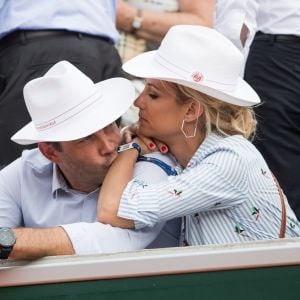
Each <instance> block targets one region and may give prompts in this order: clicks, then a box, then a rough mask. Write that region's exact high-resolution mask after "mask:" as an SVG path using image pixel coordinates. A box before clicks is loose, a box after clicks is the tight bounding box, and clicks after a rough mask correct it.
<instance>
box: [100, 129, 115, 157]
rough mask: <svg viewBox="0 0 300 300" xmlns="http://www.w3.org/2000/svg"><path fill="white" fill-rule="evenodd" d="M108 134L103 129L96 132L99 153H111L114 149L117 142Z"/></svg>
mask: <svg viewBox="0 0 300 300" xmlns="http://www.w3.org/2000/svg"><path fill="white" fill-rule="evenodd" d="M114 140H115V139H113V138H112V137H111V136H110V135H109V134H105V133H104V131H103V130H101V131H100V132H98V134H97V142H98V148H99V153H100V154H101V155H106V154H111V153H113V152H115V151H116V149H117V143H116V142H115V141H114Z"/></svg>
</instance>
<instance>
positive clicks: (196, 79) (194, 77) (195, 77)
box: [191, 71, 203, 82]
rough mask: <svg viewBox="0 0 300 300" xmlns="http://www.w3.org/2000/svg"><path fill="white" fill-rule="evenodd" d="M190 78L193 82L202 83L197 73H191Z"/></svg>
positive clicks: (200, 75) (201, 78)
mask: <svg viewBox="0 0 300 300" xmlns="http://www.w3.org/2000/svg"><path fill="white" fill-rule="evenodd" d="M191 76H192V79H193V81H194V82H201V81H203V75H202V74H201V73H200V72H198V71H196V72H193V73H192V75H191Z"/></svg>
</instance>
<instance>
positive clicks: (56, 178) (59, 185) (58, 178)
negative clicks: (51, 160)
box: [52, 164, 69, 194]
mask: <svg viewBox="0 0 300 300" xmlns="http://www.w3.org/2000/svg"><path fill="white" fill-rule="evenodd" d="M60 189H61V190H64V191H67V190H69V187H68V184H67V182H66V180H65V178H64V176H63V175H62V173H61V171H60V170H59V168H58V166H57V164H53V176H52V194H54V193H55V194H56V193H57V191H58V190H60Z"/></svg>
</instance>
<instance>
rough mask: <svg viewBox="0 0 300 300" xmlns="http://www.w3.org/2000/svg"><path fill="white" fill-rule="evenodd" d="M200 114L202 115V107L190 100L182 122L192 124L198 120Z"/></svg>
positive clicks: (197, 102)
mask: <svg viewBox="0 0 300 300" xmlns="http://www.w3.org/2000/svg"><path fill="white" fill-rule="evenodd" d="M202 114H203V105H202V104H201V103H200V101H197V100H192V101H191V102H190V103H189V104H188V107H187V110H186V114H185V118H184V120H185V121H186V122H192V121H195V120H198V119H199V117H200V116H201V115H202Z"/></svg>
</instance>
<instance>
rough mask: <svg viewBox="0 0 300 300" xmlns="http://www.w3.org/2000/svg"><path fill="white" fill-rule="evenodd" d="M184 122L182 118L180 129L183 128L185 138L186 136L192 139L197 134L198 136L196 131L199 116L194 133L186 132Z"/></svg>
mask: <svg viewBox="0 0 300 300" xmlns="http://www.w3.org/2000/svg"><path fill="white" fill-rule="evenodd" d="M184 122H185V120H182V123H181V128H180V130H181V132H182V133H183V135H184V136H185V138H186V139H190V138H193V137H195V136H196V132H197V124H198V118H197V120H196V124H195V128H194V131H193V133H192V134H191V135H188V134H187V133H186V132H185V130H184V124H185V123H184Z"/></svg>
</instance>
